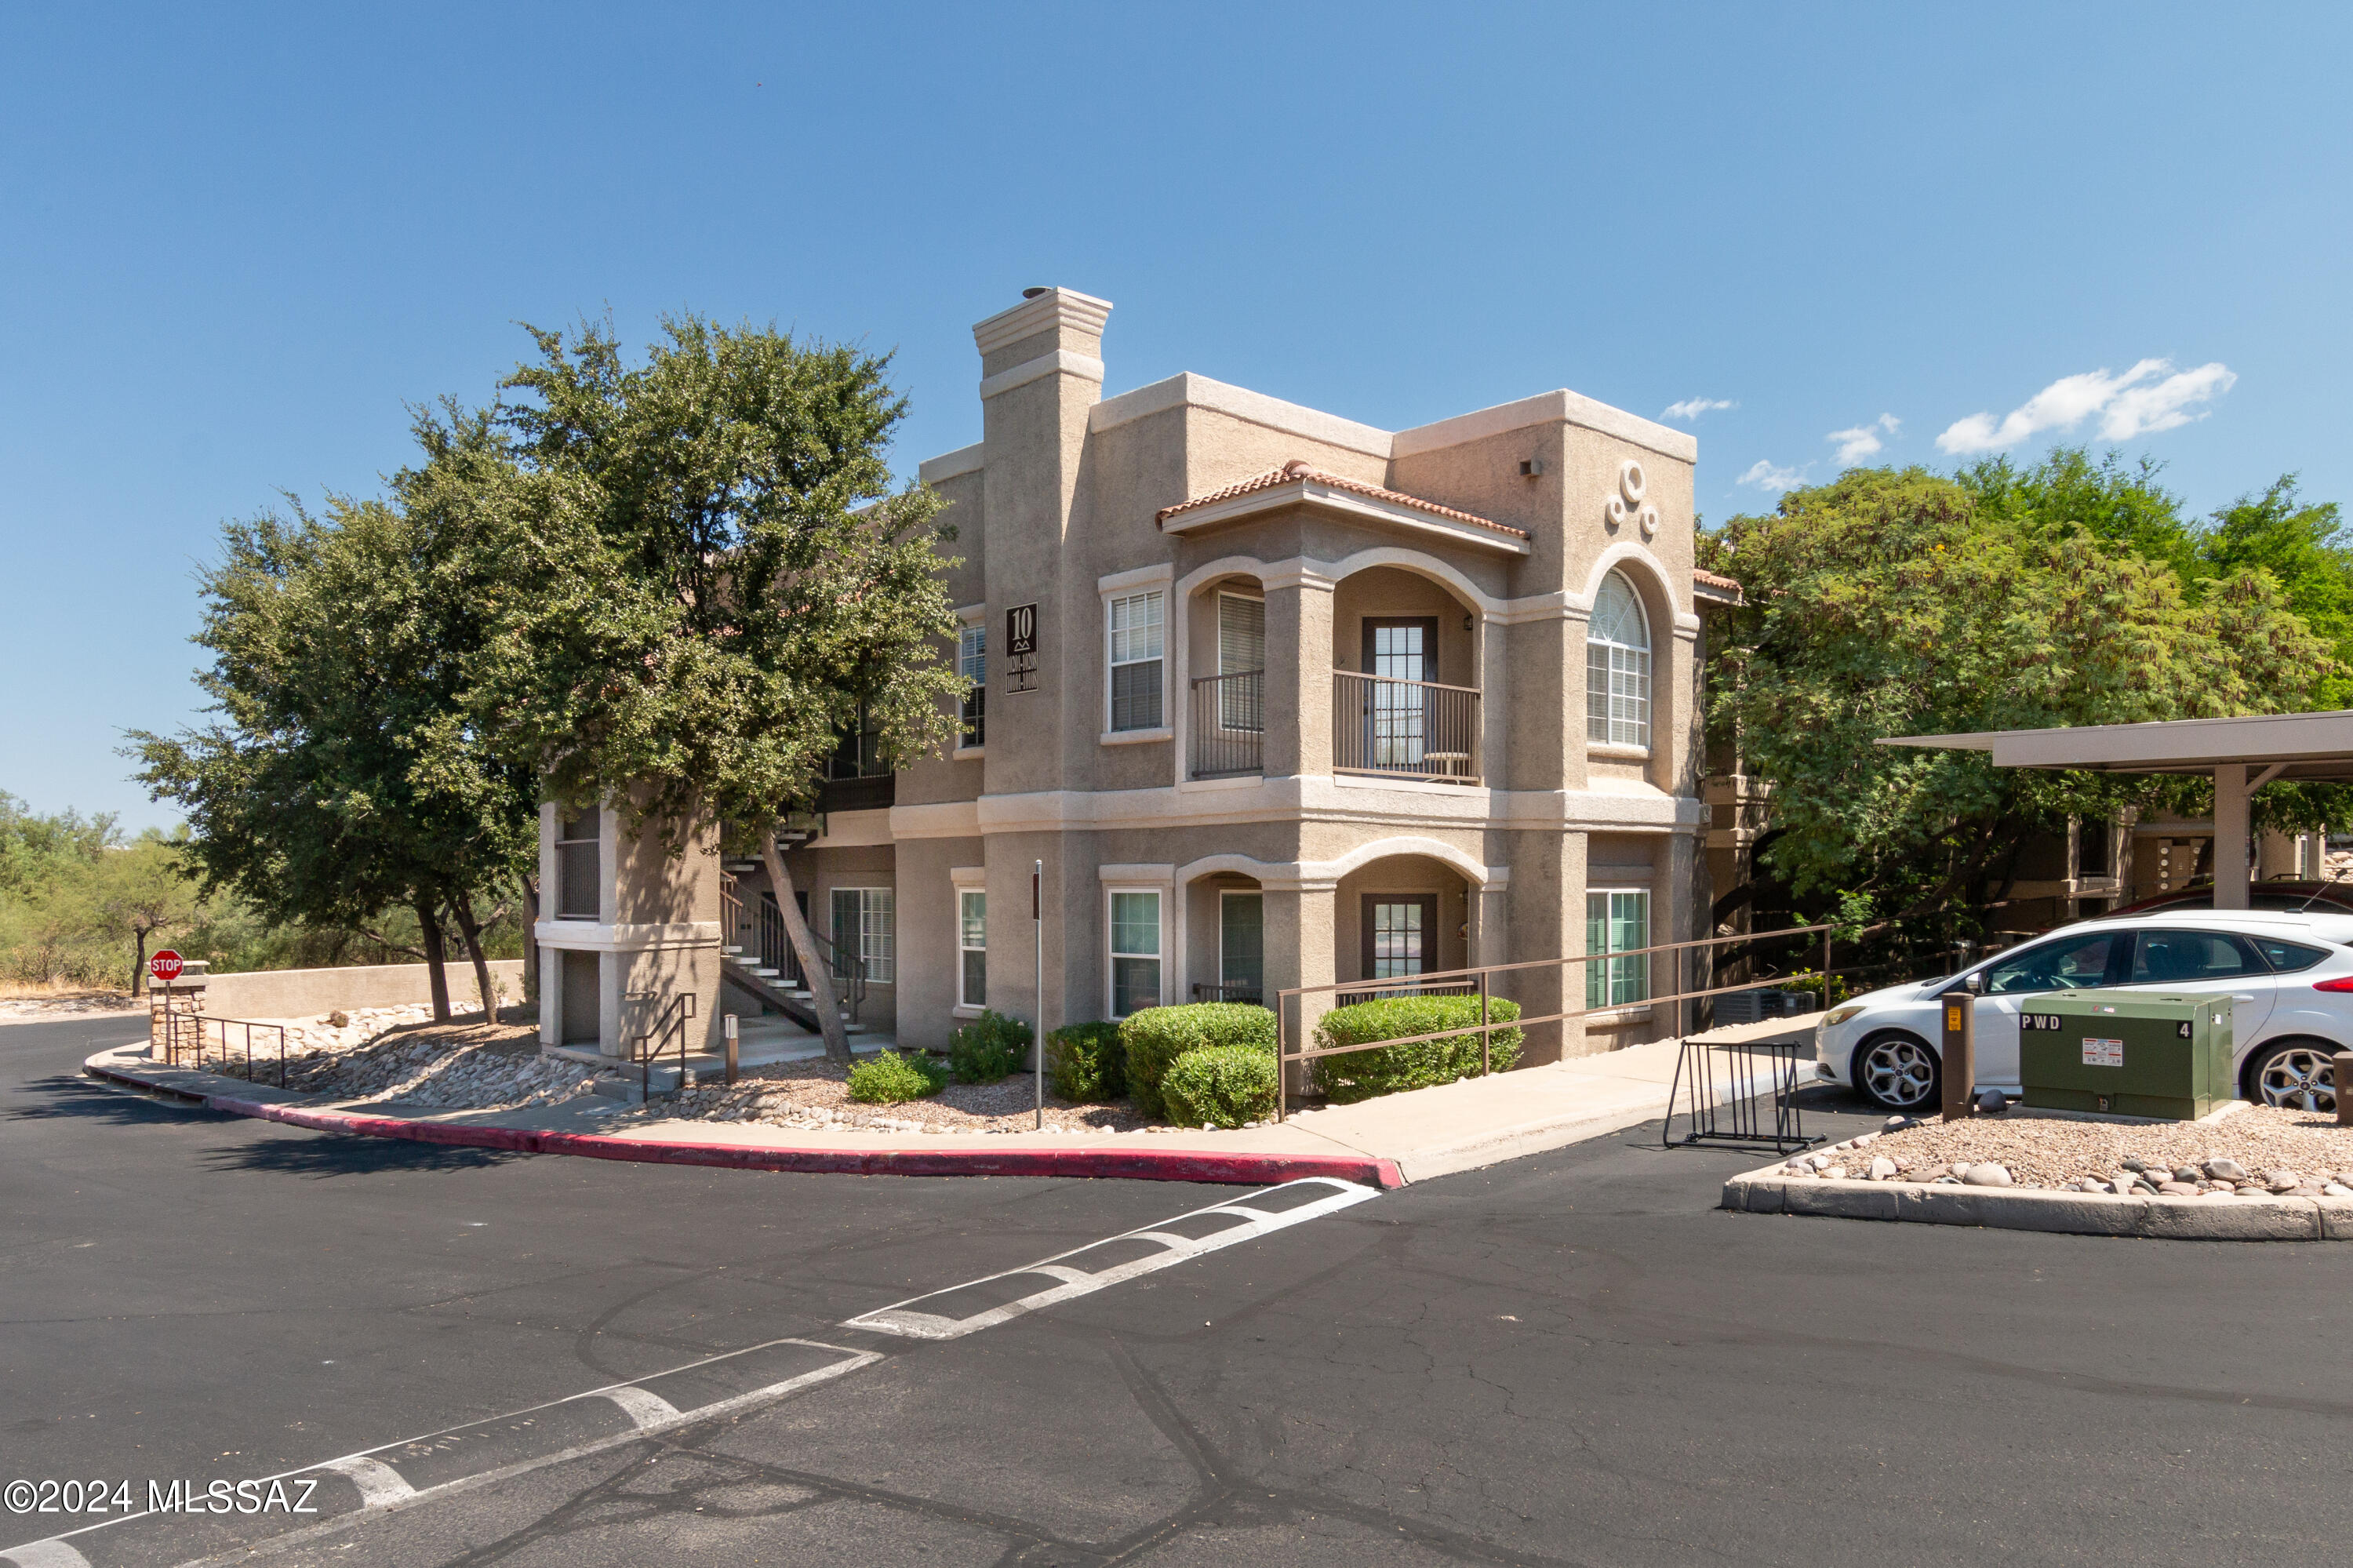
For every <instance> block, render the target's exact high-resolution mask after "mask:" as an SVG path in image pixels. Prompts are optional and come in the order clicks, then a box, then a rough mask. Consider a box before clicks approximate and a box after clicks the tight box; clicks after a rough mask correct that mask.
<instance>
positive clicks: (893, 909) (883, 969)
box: [825, 885, 899, 985]
mask: <svg viewBox="0 0 2353 1568" xmlns="http://www.w3.org/2000/svg"><path fill="white" fill-rule="evenodd" d="M845 893H855V894H857V895H859V898H858V929H857V930H856V931H855V932H853V933H852V934H851V936H852V940H851V941H847V942H846V941H844V940H843V939H842V933H841V922H840V909H841V906H840V903H839V900H840V897H841V895H843V894H845ZM876 894H880V895H881V896H882V897H883V899H884V900H885V901H886V903H887V909H888V913H889V919H888V922H887V926H886V929H885V930H884V932H883V936H882V939H883V941H884V942H885V943H886V944H887V945H888V946H889V948H890V951H889V952H887V953H883V954H881V956H880V958H879V959H878V957H877V955H875V954H874V953H871V952H869V951H868V950H867V946H866V938H867V931H868V925H867V918H866V912H867V908H868V906H869V903H870V901H871V899H872V898H873V896H874V895H876ZM825 905H826V912H827V917H828V919H830V920H832V921H833V923H834V928H833V945H834V948H835V950H836V951H847V952H850V953H854V954H856V955H857V956H858V957H859V958H860V959H863V960H865V964H866V983H867V984H868V985H896V984H897V983H898V982H899V890H898V889H897V888H895V887H876V886H862V885H861V886H849V885H842V886H835V887H828V888H827V889H826V893H825ZM878 966H879V967H878Z"/></svg>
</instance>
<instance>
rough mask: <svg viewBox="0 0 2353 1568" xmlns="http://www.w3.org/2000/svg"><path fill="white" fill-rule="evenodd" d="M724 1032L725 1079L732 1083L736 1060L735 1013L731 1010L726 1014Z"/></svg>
mask: <svg viewBox="0 0 2353 1568" xmlns="http://www.w3.org/2000/svg"><path fill="white" fill-rule="evenodd" d="M725 1033H726V1035H727V1081H728V1082H729V1083H731V1084H732V1083H733V1082H734V1081H735V1065H736V1062H735V1015H734V1014H733V1013H732V1012H731V1013H729V1014H728V1015H727V1022H726V1029H725Z"/></svg>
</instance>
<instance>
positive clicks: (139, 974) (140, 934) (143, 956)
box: [131, 926, 147, 996]
mask: <svg viewBox="0 0 2353 1568" xmlns="http://www.w3.org/2000/svg"><path fill="white" fill-rule="evenodd" d="M146 978H147V933H146V932H145V931H143V930H142V929H140V928H139V927H136V926H133V927H131V994H132V995H133V996H138V995H140V994H141V993H142V981H144V980H146Z"/></svg>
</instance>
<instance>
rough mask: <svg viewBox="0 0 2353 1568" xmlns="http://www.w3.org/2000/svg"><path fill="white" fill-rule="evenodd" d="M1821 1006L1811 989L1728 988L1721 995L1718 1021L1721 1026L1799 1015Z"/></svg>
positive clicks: (1716, 1000)
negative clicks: (1751, 989)
mask: <svg viewBox="0 0 2353 1568" xmlns="http://www.w3.org/2000/svg"><path fill="white" fill-rule="evenodd" d="M1818 1005H1820V1004H1819V1003H1818V1002H1817V1001H1816V1000H1815V998H1814V994H1813V992H1811V991H1776V990H1774V989H1772V988H1771V987H1769V986H1758V987H1757V989H1755V990H1754V991H1726V992H1725V994H1724V995H1722V996H1719V997H1717V998H1716V999H1715V1022H1716V1027H1718V1028H1719V1029H1720V1028H1723V1027H1724V1026H1725V1025H1727V1024H1733V1023H1762V1022H1765V1020H1767V1019H1768V1018H1795V1017H1797V1016H1799V1014H1800V1013H1806V1012H1813V1011H1814V1010H1815V1008H1816V1007H1817V1006H1818Z"/></svg>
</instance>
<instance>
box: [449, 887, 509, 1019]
mask: <svg viewBox="0 0 2353 1568" xmlns="http://www.w3.org/2000/svg"><path fill="white" fill-rule="evenodd" d="M449 913H450V915H451V916H454V917H455V918H456V919H457V922H458V935H459V937H460V938H463V939H464V941H465V944H466V956H467V957H468V958H470V959H473V960H474V989H475V990H477V991H480V992H481V993H482V1022H485V1023H496V1022H498V1021H499V993H498V989H497V987H496V986H494V985H493V984H492V983H491V960H490V959H486V958H484V957H482V923H481V922H480V920H477V919H475V918H474V901H473V900H472V899H471V898H470V897H468V896H467V895H464V894H462V893H461V894H459V895H458V896H457V897H455V898H452V899H451V900H449Z"/></svg>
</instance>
